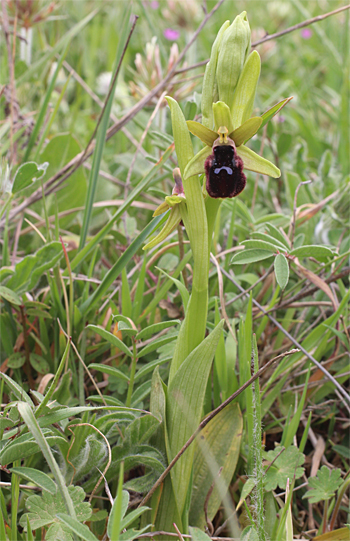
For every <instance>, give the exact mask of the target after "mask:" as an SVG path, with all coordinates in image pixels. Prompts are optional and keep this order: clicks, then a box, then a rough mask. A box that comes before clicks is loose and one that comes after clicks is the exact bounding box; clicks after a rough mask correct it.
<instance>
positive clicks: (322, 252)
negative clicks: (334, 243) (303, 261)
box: [290, 245, 334, 259]
mask: <svg viewBox="0 0 350 541" xmlns="http://www.w3.org/2000/svg"><path fill="white" fill-rule="evenodd" d="M290 255H294V256H295V257H314V258H315V259H317V258H319V257H320V258H324V257H333V255H334V254H333V252H332V250H331V249H330V248H327V247H326V246H318V245H310V246H299V248H294V250H292V251H291V252H290Z"/></svg>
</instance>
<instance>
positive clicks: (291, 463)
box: [265, 445, 305, 492]
mask: <svg viewBox="0 0 350 541" xmlns="http://www.w3.org/2000/svg"><path fill="white" fill-rule="evenodd" d="M281 450H282V447H281V446H277V447H276V448H275V449H274V450H273V451H269V452H268V453H266V454H265V457H266V458H267V460H269V461H270V462H272V461H273V460H274V459H275V458H276V456H277V455H278V454H279V453H281ZM304 460H305V456H304V455H303V454H302V453H301V452H300V451H299V449H298V448H297V447H294V445H291V446H290V447H287V449H286V450H285V451H283V452H282V453H281V454H280V455H279V457H278V458H277V459H276V460H275V462H274V463H273V465H272V466H271V467H270V468H269V469H268V470H267V472H266V474H265V490H266V492H270V491H271V490H275V489H276V488H277V486H279V487H280V488H281V489H283V490H285V488H286V486H287V479H289V480H292V479H293V478H294V476H295V479H299V478H300V477H301V476H302V475H303V473H304V468H301V467H300V466H302V464H304Z"/></svg>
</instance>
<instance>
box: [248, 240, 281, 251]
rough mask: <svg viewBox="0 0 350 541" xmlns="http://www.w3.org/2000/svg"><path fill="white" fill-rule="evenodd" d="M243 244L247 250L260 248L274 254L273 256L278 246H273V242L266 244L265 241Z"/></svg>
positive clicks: (250, 241)
mask: <svg viewBox="0 0 350 541" xmlns="http://www.w3.org/2000/svg"><path fill="white" fill-rule="evenodd" d="M241 244H244V246H245V248H246V250H250V249H251V248H258V249H259V250H266V251H267V252H272V253H273V254H274V253H276V246H275V245H274V244H271V242H266V241H264V240H256V239H252V240H244V241H243V242H241Z"/></svg>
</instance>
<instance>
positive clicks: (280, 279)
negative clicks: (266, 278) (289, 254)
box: [275, 254, 289, 289]
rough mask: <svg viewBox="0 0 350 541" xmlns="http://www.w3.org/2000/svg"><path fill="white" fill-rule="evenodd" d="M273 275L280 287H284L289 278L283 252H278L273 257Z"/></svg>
mask: <svg viewBox="0 0 350 541" xmlns="http://www.w3.org/2000/svg"><path fill="white" fill-rule="evenodd" d="M275 275H276V280H277V283H278V285H279V286H280V288H281V289H285V287H286V285H287V284H288V280H289V265H288V261H287V258H286V257H285V256H284V255H283V254H278V255H277V256H276V257H275Z"/></svg>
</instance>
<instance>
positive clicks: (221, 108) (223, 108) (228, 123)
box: [213, 101, 234, 138]
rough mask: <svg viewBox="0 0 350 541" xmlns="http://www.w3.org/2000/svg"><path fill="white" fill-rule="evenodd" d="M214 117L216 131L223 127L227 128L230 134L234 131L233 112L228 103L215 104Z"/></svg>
mask: <svg viewBox="0 0 350 541" xmlns="http://www.w3.org/2000/svg"><path fill="white" fill-rule="evenodd" d="M213 115H214V124H215V129H216V130H218V129H219V128H220V127H221V126H225V127H226V128H227V131H228V133H231V132H232V131H233V129H234V126H233V124H232V118H231V111H230V108H229V106H228V105H226V103H224V102H223V101H217V102H216V103H213ZM216 138H217V137H216Z"/></svg>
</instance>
